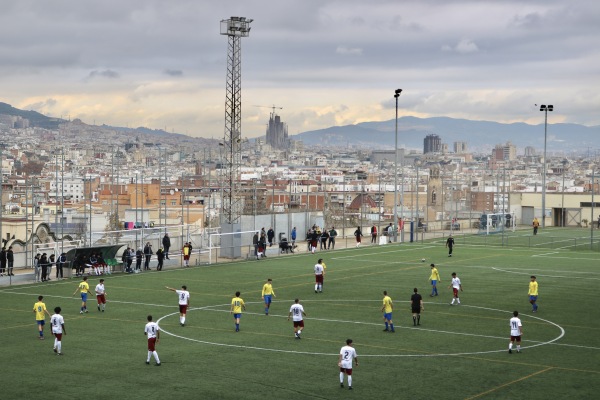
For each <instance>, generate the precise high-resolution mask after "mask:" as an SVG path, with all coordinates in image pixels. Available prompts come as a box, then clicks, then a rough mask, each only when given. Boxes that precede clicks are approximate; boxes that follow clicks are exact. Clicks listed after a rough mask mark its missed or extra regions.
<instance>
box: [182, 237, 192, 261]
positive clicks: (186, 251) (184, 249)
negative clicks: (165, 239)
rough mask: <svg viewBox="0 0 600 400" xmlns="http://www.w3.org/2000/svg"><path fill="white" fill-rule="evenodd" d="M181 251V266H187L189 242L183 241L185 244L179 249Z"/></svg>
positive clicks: (189, 250)
mask: <svg viewBox="0 0 600 400" xmlns="http://www.w3.org/2000/svg"><path fill="white" fill-rule="evenodd" d="M181 252H182V254H183V266H184V267H189V266H190V255H191V254H192V246H190V244H189V243H188V242H185V244H184V245H183V248H182V249H181Z"/></svg>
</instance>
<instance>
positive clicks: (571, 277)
mask: <svg viewBox="0 0 600 400" xmlns="http://www.w3.org/2000/svg"><path fill="white" fill-rule="evenodd" d="M492 269H493V270H496V271H500V272H506V273H507V274H516V275H531V273H530V272H516V271H509V270H506V269H502V268H496V267H492ZM536 276H545V277H548V278H570V279H586V280H589V279H592V280H595V281H600V278H591V277H589V276H562V275H546V274H537V275H536Z"/></svg>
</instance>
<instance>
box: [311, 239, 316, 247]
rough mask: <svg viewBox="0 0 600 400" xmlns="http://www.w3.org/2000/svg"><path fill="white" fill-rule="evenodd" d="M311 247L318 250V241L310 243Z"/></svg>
mask: <svg viewBox="0 0 600 400" xmlns="http://www.w3.org/2000/svg"><path fill="white" fill-rule="evenodd" d="M310 245H311V246H312V247H315V248H316V247H317V241H316V240H311V242H310Z"/></svg>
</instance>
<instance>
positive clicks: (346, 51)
mask: <svg viewBox="0 0 600 400" xmlns="http://www.w3.org/2000/svg"><path fill="white" fill-rule="evenodd" d="M335 52H336V53H337V54H342V55H350V56H361V55H362V53H363V49H361V48H359V47H346V46H338V47H337V48H336V49H335Z"/></svg>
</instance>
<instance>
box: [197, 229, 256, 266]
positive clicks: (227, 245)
mask: <svg viewBox="0 0 600 400" xmlns="http://www.w3.org/2000/svg"><path fill="white" fill-rule="evenodd" d="M256 232H257V231H239V232H227V233H225V232H218V231H217V232H209V233H208V252H209V256H208V263H209V264H212V263H213V262H216V261H217V258H219V257H221V254H240V258H247V257H248V256H254V255H255V254H254V244H253V243H252V237H253V236H254V234H255V233H256ZM259 236H260V233H259ZM231 246H235V247H236V249H232V248H231ZM267 246H268V243H267ZM238 250H239V251H238ZM263 251H264V250H263ZM227 258H229V257H227Z"/></svg>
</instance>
